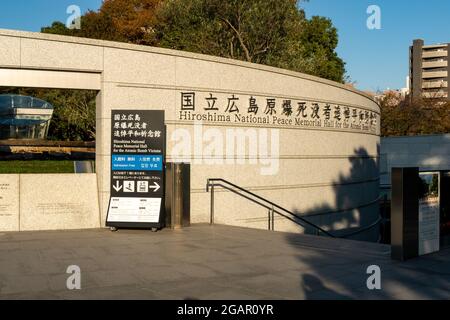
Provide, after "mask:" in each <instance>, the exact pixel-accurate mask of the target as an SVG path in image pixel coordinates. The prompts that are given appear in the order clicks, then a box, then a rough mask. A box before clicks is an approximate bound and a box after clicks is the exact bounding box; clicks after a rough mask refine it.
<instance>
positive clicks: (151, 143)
mask: <svg viewBox="0 0 450 320" xmlns="http://www.w3.org/2000/svg"><path fill="white" fill-rule="evenodd" d="M111 120H112V123H111V198H110V203H109V210H108V217H107V223H106V225H107V226H109V227H132V228H139V227H143V228H148V227H151V228H159V227H161V221H162V215H161V213H162V210H163V203H164V201H163V197H164V161H165V139H166V133H165V124H164V111H159V110H113V111H112V118H111Z"/></svg>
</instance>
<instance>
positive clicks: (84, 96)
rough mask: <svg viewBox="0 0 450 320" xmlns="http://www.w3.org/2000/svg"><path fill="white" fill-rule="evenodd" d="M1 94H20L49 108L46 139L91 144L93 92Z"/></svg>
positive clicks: (18, 90) (15, 90) (13, 91)
mask: <svg viewBox="0 0 450 320" xmlns="http://www.w3.org/2000/svg"><path fill="white" fill-rule="evenodd" d="M1 93H10V94H21V95H26V96H32V97H36V98H39V99H42V100H45V101H47V102H49V103H50V104H52V105H53V107H54V111H53V118H52V121H51V122H50V128H49V133H48V138H49V139H50V140H59V141H94V140H95V100H96V96H97V92H95V91H89V90H60V89H32V88H2V89H1V90H0V94H1Z"/></svg>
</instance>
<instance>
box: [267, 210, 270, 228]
mask: <svg viewBox="0 0 450 320" xmlns="http://www.w3.org/2000/svg"><path fill="white" fill-rule="evenodd" d="M267 224H268V225H267V230H269V231H270V209H269V211H267Z"/></svg>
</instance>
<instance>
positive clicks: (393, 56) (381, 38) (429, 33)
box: [0, 0, 450, 91]
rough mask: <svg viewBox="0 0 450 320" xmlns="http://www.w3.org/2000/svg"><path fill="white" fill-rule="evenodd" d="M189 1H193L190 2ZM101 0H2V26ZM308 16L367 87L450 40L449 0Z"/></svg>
mask: <svg viewBox="0 0 450 320" xmlns="http://www.w3.org/2000/svg"><path fill="white" fill-rule="evenodd" d="M187 1H188V0H187ZM101 2H102V1H101V0H2V1H1V4H0V28H5V29H17V30H27V31H39V30H40V28H41V27H42V26H45V25H50V24H51V22H53V21H55V20H59V21H63V22H65V21H66V19H67V17H68V15H67V14H66V9H67V7H68V6H69V5H71V4H77V5H78V6H79V7H80V8H81V9H82V11H83V12H84V11H86V10H88V9H93V10H95V9H98V8H99V7H100V5H101ZM369 5H378V6H379V7H380V8H381V21H382V26H381V27H382V28H381V30H369V29H367V27H366V20H367V18H368V14H367V13H366V10H367V7H368V6H369ZM301 6H302V7H303V8H305V10H306V13H307V15H308V17H310V16H312V15H320V16H326V17H329V18H331V19H332V20H333V23H334V25H335V26H336V27H337V28H338V31H339V37H340V43H339V47H338V53H339V55H340V56H341V57H342V58H343V59H344V60H345V62H346V63H347V72H348V75H349V76H350V78H351V80H352V81H355V82H356V86H357V87H358V88H360V89H363V90H372V91H376V90H377V89H386V88H391V89H394V88H401V87H404V86H405V78H406V76H407V75H408V48H409V45H410V44H411V42H412V40H413V39H415V38H422V39H424V40H425V43H435V42H450V1H448V0H370V1H369V0H310V1H309V2H307V3H302V4H301Z"/></svg>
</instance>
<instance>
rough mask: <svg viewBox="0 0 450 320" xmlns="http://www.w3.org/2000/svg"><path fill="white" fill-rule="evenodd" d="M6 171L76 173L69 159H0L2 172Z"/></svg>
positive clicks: (0, 170) (0, 171)
mask: <svg viewBox="0 0 450 320" xmlns="http://www.w3.org/2000/svg"><path fill="white" fill-rule="evenodd" d="M5 173H74V167H73V161H68V160H61V161H54V160H29V161H16V160H14V161H0V174H5Z"/></svg>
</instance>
